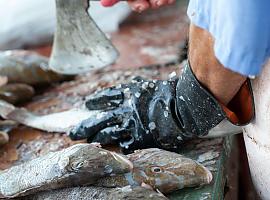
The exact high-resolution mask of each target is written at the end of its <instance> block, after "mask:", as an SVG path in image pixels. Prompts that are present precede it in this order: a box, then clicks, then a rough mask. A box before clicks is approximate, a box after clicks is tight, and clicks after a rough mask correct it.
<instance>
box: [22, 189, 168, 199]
mask: <svg viewBox="0 0 270 200" xmlns="http://www.w3.org/2000/svg"><path fill="white" fill-rule="evenodd" d="M44 199H50V200H59V199H65V200H119V199H125V200H137V199H140V200H168V198H166V197H165V196H164V195H163V194H161V193H158V192H155V191H154V190H151V189H148V188H145V187H140V186H136V187H131V186H126V187H122V188H104V187H97V186H87V187H74V188H65V189H60V190H54V191H45V192H41V193H38V194H35V195H31V196H27V197H24V198H22V199H21V200H44Z"/></svg>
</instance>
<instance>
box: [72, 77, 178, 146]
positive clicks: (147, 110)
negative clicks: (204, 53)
mask: <svg viewBox="0 0 270 200" xmlns="http://www.w3.org/2000/svg"><path fill="white" fill-rule="evenodd" d="M176 83H177V79H175V80H169V81H156V80H152V81H146V80H143V79H141V78H137V79H134V80H133V81H132V82H131V83H129V84H125V85H121V86H119V87H113V88H107V89H104V90H102V91H100V92H98V93H97V94H94V95H92V96H91V97H90V98H89V99H88V100H87V101H86V107H87V108H88V109H89V110H98V111H100V115H98V116H95V117H90V118H89V119H87V120H85V121H83V122H81V123H80V124H79V125H78V126H77V127H75V128H74V129H73V130H71V131H70V133H69V136H70V137H71V139H74V140H78V139H85V138H87V139H88V141H89V142H99V143H101V145H104V144H119V145H120V146H121V147H122V148H124V149H126V150H134V149H138V148H149V147H160V148H167V149H170V148H177V147H178V146H179V145H180V144H181V142H182V141H180V140H176V139H175V138H176V137H173V135H174V134H176V133H177V134H178V133H179V132H181V130H179V127H178V125H177V124H176V122H175V121H176V119H175V114H172V112H174V111H175V103H173V101H175V87H176Z"/></svg>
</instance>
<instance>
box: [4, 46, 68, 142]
mask: <svg viewBox="0 0 270 200" xmlns="http://www.w3.org/2000/svg"><path fill="white" fill-rule="evenodd" d="M47 68H48V59H47V58H46V57H43V56H40V55H38V54H36V53H34V52H30V51H23V50H14V51H5V52H1V53H0V74H1V76H0V99H2V100H5V101H7V102H9V103H12V104H19V103H24V102H26V101H29V100H30V99H31V98H32V97H33V96H34V93H35V92H34V88H33V87H36V86H40V85H48V84H51V83H54V82H59V81H62V80H65V79H66V78H67V77H66V76H63V75H58V74H56V73H54V72H52V71H49V70H47ZM7 124H8V125H7ZM16 125H17V123H15V122H13V123H11V122H10V121H8V122H5V121H2V120H1V121H0V145H3V144H5V143H7V142H8V140H9V139H8V138H9V137H8V132H9V131H10V130H12V127H13V128H14V127H16Z"/></svg>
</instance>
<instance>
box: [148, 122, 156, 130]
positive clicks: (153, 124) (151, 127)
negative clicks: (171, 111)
mask: <svg viewBox="0 0 270 200" xmlns="http://www.w3.org/2000/svg"><path fill="white" fill-rule="evenodd" d="M148 127H149V129H150V130H154V129H155V128H156V124H155V122H150V123H149V124H148Z"/></svg>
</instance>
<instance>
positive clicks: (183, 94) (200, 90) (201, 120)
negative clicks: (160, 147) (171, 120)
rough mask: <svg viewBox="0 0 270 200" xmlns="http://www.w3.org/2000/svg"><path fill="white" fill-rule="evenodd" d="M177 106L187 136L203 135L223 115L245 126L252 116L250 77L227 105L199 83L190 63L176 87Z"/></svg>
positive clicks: (179, 119)
mask: <svg viewBox="0 0 270 200" xmlns="http://www.w3.org/2000/svg"><path fill="white" fill-rule="evenodd" d="M176 106H177V108H176V111H177V112H176V113H177V118H178V121H179V123H180V124H181V127H183V129H184V135H185V136H186V137H194V136H205V135H207V134H208V132H209V130H211V129H212V128H214V127H215V126H216V125H218V124H219V123H220V122H221V121H222V120H223V119H225V118H227V119H228V120H229V121H230V122H232V123H233V124H235V125H245V124H247V123H249V122H250V121H251V120H252V119H253V117H254V103H253V95H252V89H251V85H250V81H249V79H247V81H246V82H245V83H244V84H243V86H242V87H241V89H240V90H239V92H238V93H237V95H236V96H235V97H234V98H233V100H232V101H231V102H230V103H229V104H228V106H224V105H222V104H221V103H220V102H219V101H218V100H217V99H216V98H215V97H214V96H213V95H212V94H211V93H210V92H209V91H208V90H207V89H205V88H204V87H203V86H202V85H201V84H200V82H199V81H198V80H197V79H196V77H195V75H194V74H193V72H192V69H191V67H190V65H189V63H187V64H186V66H185V68H184V70H183V73H182V75H181V76H180V78H179V81H178V83H177V86H176Z"/></svg>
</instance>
